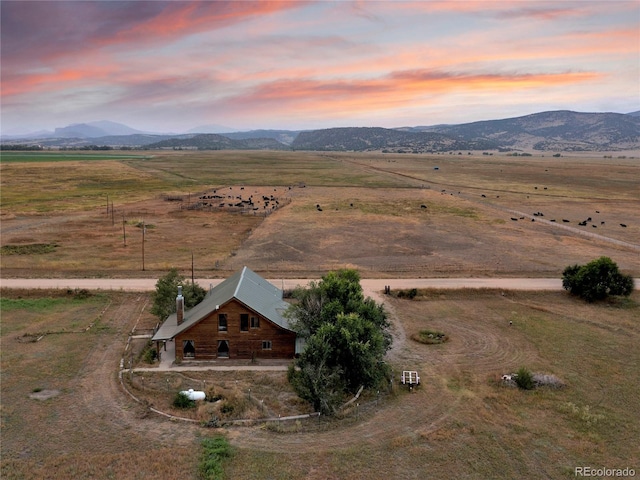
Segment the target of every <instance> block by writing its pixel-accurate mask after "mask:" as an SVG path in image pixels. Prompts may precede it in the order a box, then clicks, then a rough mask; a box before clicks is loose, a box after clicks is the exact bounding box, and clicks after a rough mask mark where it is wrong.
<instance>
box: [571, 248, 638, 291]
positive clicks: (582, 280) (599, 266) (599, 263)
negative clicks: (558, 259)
mask: <svg viewBox="0 0 640 480" xmlns="http://www.w3.org/2000/svg"><path fill="white" fill-rule="evenodd" d="M562 287H563V288H564V289H565V290H567V291H568V292H569V293H571V294H572V295H577V296H579V297H580V298H582V299H584V300H586V301H587V302H594V301H596V300H604V299H605V298H607V297H608V296H610V295H620V296H623V297H628V296H629V295H631V293H632V292H633V288H634V284H633V278H632V277H631V276H630V275H624V274H622V273H620V271H619V270H618V265H617V264H616V263H615V262H614V261H613V260H611V259H610V258H609V257H600V258H598V259H597V260H593V261H591V262H589V263H587V264H586V265H569V266H568V267H566V268H565V269H564V271H563V272H562Z"/></svg>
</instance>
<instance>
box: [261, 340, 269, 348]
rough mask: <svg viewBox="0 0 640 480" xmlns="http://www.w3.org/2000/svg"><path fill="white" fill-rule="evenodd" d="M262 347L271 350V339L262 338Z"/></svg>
mask: <svg viewBox="0 0 640 480" xmlns="http://www.w3.org/2000/svg"><path fill="white" fill-rule="evenodd" d="M262 349H263V350H271V340H263V341H262Z"/></svg>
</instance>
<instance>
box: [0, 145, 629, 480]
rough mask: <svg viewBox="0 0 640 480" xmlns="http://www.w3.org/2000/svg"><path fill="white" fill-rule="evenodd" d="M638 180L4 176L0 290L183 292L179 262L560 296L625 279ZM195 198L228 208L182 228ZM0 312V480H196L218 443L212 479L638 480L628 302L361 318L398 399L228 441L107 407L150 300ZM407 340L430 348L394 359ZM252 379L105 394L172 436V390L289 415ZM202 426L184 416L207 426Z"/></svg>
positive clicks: (138, 162)
mask: <svg viewBox="0 0 640 480" xmlns="http://www.w3.org/2000/svg"><path fill="white" fill-rule="evenodd" d="M435 167H438V169H437V170H436V169H435ZM638 178H640V161H638V160H637V159H627V158H620V159H618V158H613V159H604V158H580V157H562V158H551V157H506V156H483V155H480V154H479V155H466V154H465V155H432V156H429V155H382V154H337V153H308V152H144V155H142V154H141V155H137V154H134V155H129V156H126V157H110V156H108V155H107V156H106V157H105V154H100V155H99V156H91V155H89V154H86V153H83V154H79V153H74V152H70V153H66V152H65V153H59V154H46V155H37V154H29V156H23V157H19V156H11V155H9V154H5V153H3V155H2V161H1V162H0V182H1V184H0V188H1V190H0V192H1V193H0V195H1V202H2V210H1V212H0V220H1V223H0V246H1V247H2V255H1V257H0V268H1V269H2V277H3V278H8V277H33V278H40V277H61V278H64V277H116V278H117V277H131V278H135V277H145V278H158V277H159V276H161V275H164V274H165V273H166V272H167V270H168V269H169V268H170V267H177V268H178V269H180V271H181V273H183V274H184V275H185V276H189V275H190V270H191V259H192V255H193V259H194V268H195V270H196V277H199V278H207V277H209V278H212V277H226V276H227V275H229V273H230V272H233V271H236V270H237V269H239V268H241V267H242V266H243V265H247V266H249V267H250V268H251V269H253V270H255V271H257V272H259V273H260V274H261V275H264V276H265V277H266V278H318V277H319V276H320V275H322V274H324V273H326V272H327V271H328V270H331V269H336V268H343V267H350V268H355V269H357V270H358V271H359V272H360V275H361V276H362V277H363V278H403V277H404V278H415V277H464V276H476V277H479V276H488V277H555V278H557V277H559V276H560V273H561V271H562V269H563V268H564V267H565V266H566V265H569V264H572V263H586V262H588V261H590V260H592V259H594V258H597V257H599V256H602V255H606V256H609V257H611V258H612V259H613V260H614V261H616V263H617V264H618V265H619V266H620V268H621V270H622V271H623V272H624V273H627V274H632V275H633V276H635V277H639V276H640V246H639V242H638V239H639V238H640V209H639V208H638V205H640V191H638V181H637V179H638ZM214 191H215V192H216V193H215V195H221V194H223V193H224V196H225V199H224V200H225V203H226V204H227V206H225V207H223V208H219V207H206V208H202V209H192V208H190V207H192V206H193V205H194V204H196V203H197V202H198V201H199V197H200V196H202V195H213V194H214V193H213V192H214ZM250 195H253V196H254V198H257V199H262V198H263V197H268V198H271V197H272V196H273V197H274V199H278V201H279V204H278V205H279V206H278V208H277V209H273V210H272V208H273V205H274V202H275V200H272V201H271V202H270V206H269V209H268V210H270V213H269V214H268V215H265V214H264V212H265V211H266V209H264V208H263V206H262V204H261V205H260V210H258V211H254V210H253V209H249V208H245V209H244V212H241V210H242V209H241V208H240V207H228V203H232V204H233V203H235V202H237V201H238V198H237V197H238V196H240V197H242V198H243V199H246V198H248V197H249V196H250ZM107 199H108V201H109V207H107ZM111 202H113V208H111ZM254 212H255V213H254ZM537 212H543V213H544V217H540V216H533V213H537ZM522 217H524V218H522ZM589 217H591V220H590V221H589V222H588V223H587V225H585V226H580V225H578V222H581V221H583V220H586V219H587V218H589ZM512 218H514V219H515V220H512ZM532 220H535V221H532ZM550 220H555V222H550ZM563 220H568V221H567V222H564V221H563ZM603 222H604V223H603ZM143 224H144V225H146V231H145V236H144V238H145V243H144V266H145V268H144V270H143V269H142V260H143V256H142V250H143V248H142V247H143V243H142V228H141V227H142V225H143ZM620 224H624V225H626V227H622V226H621V225H620ZM125 233H126V239H125ZM125 240H126V242H125ZM125 243H126V245H125ZM204 287H206V285H205V286H204ZM0 293H1V300H2V303H1V309H0V314H1V320H2V321H1V324H0V341H1V344H2V349H1V351H0V360H1V364H2V368H1V371H0V375H1V381H2V395H1V399H0V413H1V418H0V421H1V423H0V426H1V428H2V442H1V447H0V448H1V451H0V453H1V454H2V461H1V463H2V470H1V473H2V478H8V479H23V478H24V479H41V478H74V477H75V478H117V479H121V478H123V479H128V478H136V479H141V478H144V479H146V478H158V477H165V478H197V477H198V473H197V463H198V455H199V452H200V449H199V448H198V445H199V442H200V439H201V438H203V437H207V436H210V435H214V434H219V433H222V434H224V435H226V436H227V437H228V438H229V439H230V441H231V444H232V446H233V448H234V452H235V453H234V456H233V457H232V458H231V459H230V460H229V461H228V462H227V463H226V464H225V471H226V474H227V478H233V479H260V480H261V479H267V478H273V479H303V478H304V479H311V480H313V479H322V480H324V479H361V478H367V477H368V478H372V479H378V478H380V479H387V478H407V479H410V478H416V479H423V478H477V479H486V478H505V479H512V478H574V470H573V469H574V467H577V466H592V467H610V468H624V467H627V466H628V467H632V468H635V469H636V472H638V471H640V451H639V450H638V448H637V445H638V442H637V439H638V438H640V420H639V418H640V416H639V415H638V413H639V412H640V397H639V396H638V385H639V384H640V374H639V371H638V368H637V365H639V364H640V354H639V353H638V349H637V345H638V341H639V334H640V307H639V306H638V305H639V303H640V294H639V293H638V291H636V292H634V294H633V295H632V297H631V299H630V300H628V301H614V302H608V303H602V304H595V305H588V304H584V303H583V302H581V301H579V300H576V299H573V298H571V297H569V296H568V295H566V294H565V293H564V292H510V291H509V292H496V291H466V290H463V291H426V292H421V293H422V294H423V295H420V296H418V297H417V298H416V299H415V300H412V301H410V300H400V299H396V298H392V297H388V296H385V297H380V300H381V301H384V302H385V305H386V307H387V309H388V311H389V313H390V315H391V318H392V319H393V320H394V339H395V341H394V348H393V350H392V351H391V352H390V353H389V358H388V360H389V362H390V363H391V364H392V365H393V368H394V370H395V371H396V372H400V371H402V370H403V369H411V370H414V369H415V370H418V371H419V372H420V374H421V377H422V380H423V384H422V385H421V386H420V387H419V388H418V389H417V390H415V391H414V392H411V393H409V392H408V391H406V390H405V389H403V388H400V387H399V386H398V385H397V382H396V384H395V385H394V387H393V388H390V391H388V392H381V394H380V397H379V398H377V397H376V396H371V395H369V396H366V397H363V398H362V399H361V401H360V405H358V406H357V407H353V408H351V409H349V410H347V411H346V412H345V413H344V415H343V417H342V418H341V419H340V420H336V421H328V420H326V419H320V421H317V420H312V421H310V422H304V421H303V422H292V423H288V424H287V425H286V426H283V425H282V426H279V425H277V424H276V425H273V424H270V425H266V426H252V427H241V426H234V427H229V428H226V429H224V430H218V429H207V428H203V427H201V426H199V425H198V424H191V423H181V422H176V421H170V420H168V419H166V418H164V417H161V416H158V415H156V414H153V413H151V412H149V410H148V409H147V408H146V407H145V406H144V405H143V404H139V403H136V402H135V401H133V399H132V398H131V397H129V396H128V395H127V394H126V392H124V391H123V389H122V387H121V384H120V381H119V377H118V365H119V363H120V359H121V358H123V356H124V357H125V358H130V357H131V358H134V360H136V359H138V354H139V352H140V350H141V349H142V347H143V344H144V342H143V341H134V342H132V343H131V344H130V345H132V346H133V353H130V352H129V351H128V350H127V351H126V352H125V345H126V344H127V340H128V335H129V332H131V330H132V329H133V328H134V326H136V328H137V329H141V330H143V329H148V328H151V327H152V326H153V325H154V324H155V322H156V319H155V318H154V317H152V316H151V315H150V314H149V313H148V307H149V305H148V302H149V295H148V294H138V293H136V294H133V293H124V292H98V293H93V294H91V295H88V296H87V295H85V294H84V292H81V291H80V292H77V291H70V292H67V291H52V292H43V291H35V292H27V291H17V290H2V292H0ZM503 293H504V294H503ZM509 322H512V324H511V325H510V324H509ZM423 329H432V330H437V331H441V332H444V333H445V334H446V335H448V336H449V341H447V342H446V343H444V344H441V345H424V344H421V343H417V342H414V341H413V340H411V335H412V334H414V333H417V332H419V331H420V330H423ZM521 366H526V367H528V368H529V369H531V370H532V371H535V372H542V373H548V374H553V375H556V376H557V377H559V378H560V379H562V380H563V381H564V382H565V383H566V387H565V388H563V389H559V390H552V389H546V388H543V389H538V390H535V391H531V392H523V391H520V390H518V389H515V388H509V387H506V386H503V385H502V384H501V383H500V381H499V378H500V375H501V374H504V373H511V372H513V371H515V370H516V369H517V368H519V367H521ZM256 375H257V374H255V373H224V374H222V373H218V374H216V373H215V372H189V373H184V374H174V373H172V374H171V375H167V374H164V373H160V372H157V373H154V372H145V373H144V374H142V375H139V374H134V377H133V379H132V380H131V379H128V378H127V375H126V374H125V380H126V384H127V386H128V388H129V389H130V390H131V391H132V392H133V393H134V394H135V395H136V396H138V397H139V398H141V399H142V400H144V401H146V402H147V403H148V404H150V405H153V406H154V407H156V408H159V409H161V410H163V411H168V412H172V413H179V412H178V411H175V410H172V408H173V407H171V404H170V403H171V398H172V395H173V393H175V390H177V389H181V388H187V387H190V388H195V387H198V386H200V385H202V386H206V387H207V388H216V389H217V390H216V392H220V393H222V394H224V395H225V396H226V398H229V399H232V400H230V401H231V402H232V403H233V404H234V405H235V406H236V410H235V414H237V415H240V416H245V415H246V416H248V417H250V418H256V417H262V416H265V415H267V414H269V415H273V416H277V415H283V416H284V415H290V414H293V413H302V412H305V411H307V407H306V406H305V405H302V404H300V403H299V402H297V401H296V400H295V398H293V396H292V395H291V391H290V389H289V387H288V385H287V384H286V382H285V381H284V374H268V375H258V376H256ZM167 380H168V381H167ZM200 382H202V383H200ZM249 388H252V392H253V393H252V395H253V400H251V399H248V389H249ZM258 397H259V398H260V399H265V407H264V409H262V408H260V409H258V408H256V403H255V400H256V399H257V398H258ZM216 408H217V407H211V406H206V408H205V407H201V408H199V409H198V410H196V411H194V412H191V413H188V414H186V415H187V416H191V417H192V418H194V419H197V420H205V419H206V418H207V416H210V415H212V414H218V413H219V410H216ZM228 417H230V418H232V417H234V414H231V413H229V415H228Z"/></svg>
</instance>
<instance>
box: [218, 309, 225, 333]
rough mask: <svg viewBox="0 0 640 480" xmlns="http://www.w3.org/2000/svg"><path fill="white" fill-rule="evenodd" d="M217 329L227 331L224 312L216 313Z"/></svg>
mask: <svg viewBox="0 0 640 480" xmlns="http://www.w3.org/2000/svg"><path fill="white" fill-rule="evenodd" d="M218 331H220V332H226V331H227V314H226V313H219V314H218Z"/></svg>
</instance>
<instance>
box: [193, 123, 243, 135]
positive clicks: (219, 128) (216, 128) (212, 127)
mask: <svg viewBox="0 0 640 480" xmlns="http://www.w3.org/2000/svg"><path fill="white" fill-rule="evenodd" d="M237 131H238V130H237V129H233V128H229V127H225V126H224V125H217V124H214V123H212V124H207V125H199V126H197V127H194V128H192V129H190V130H187V133H195V134H198V133H217V134H221V135H224V134H225V133H231V132H237Z"/></svg>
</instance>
